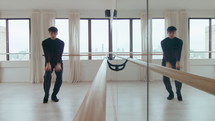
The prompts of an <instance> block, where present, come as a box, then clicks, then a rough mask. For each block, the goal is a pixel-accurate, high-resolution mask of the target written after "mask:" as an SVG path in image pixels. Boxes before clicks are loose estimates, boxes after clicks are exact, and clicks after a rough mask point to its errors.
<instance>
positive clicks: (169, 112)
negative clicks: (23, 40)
mask: <svg viewBox="0 0 215 121" xmlns="http://www.w3.org/2000/svg"><path fill="white" fill-rule="evenodd" d="M90 85H91V83H90V82H81V83H77V84H70V83H63V85H62V87H61V91H60V93H59V95H58V97H59V99H60V101H59V102H58V103H55V102H52V101H51V100H49V102H48V103H47V104H43V103H42V99H43V85H42V84H31V83H0V89H1V91H0V121H72V119H73V118H74V116H75V114H76V112H77V110H78V108H79V106H80V104H81V102H82V100H83V98H84V96H85V94H86V92H87V90H88V89H89V87H90ZM172 86H173V89H174V90H175V87H174V83H172ZM107 87H108V88H107V109H106V121H146V107H147V103H146V101H147V100H146V97H147V93H146V82H141V81H117V82H115V81H111V82H108V86H107ZM52 88H53V85H52V87H51V90H52ZM149 94H150V99H149V100H150V102H149V108H150V112H149V115H150V117H149V119H150V121H215V115H214V109H215V96H213V95H211V94H208V93H205V92H202V91H200V90H197V89H195V88H192V87H190V86H187V85H185V84H184V85H183V87H182V96H183V101H182V102H179V101H178V100H177V98H176V94H175V98H174V99H173V100H171V101H169V100H167V99H166V97H167V92H166V90H165V88H164V85H163V83H162V81H154V82H150V93H149Z"/></svg>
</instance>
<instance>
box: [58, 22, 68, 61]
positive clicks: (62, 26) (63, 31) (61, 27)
mask: <svg viewBox="0 0 215 121" xmlns="http://www.w3.org/2000/svg"><path fill="white" fill-rule="evenodd" d="M55 26H56V27H57V28H58V38H59V39H61V40H62V41H64V52H63V53H64V54H68V53H69V20H68V19H56V20H55ZM62 59H63V60H68V59H69V57H68V56H63V57H62Z"/></svg>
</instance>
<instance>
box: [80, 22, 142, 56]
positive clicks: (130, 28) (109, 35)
mask: <svg viewBox="0 0 215 121" xmlns="http://www.w3.org/2000/svg"><path fill="white" fill-rule="evenodd" d="M137 19H140V18H114V19H113V20H129V33H130V38H129V45H130V46H129V50H130V52H133V20H137ZM80 20H88V52H89V53H91V52H92V20H108V40H109V45H108V51H109V52H113V40H112V32H111V29H110V27H111V25H110V21H111V19H110V18H80ZM109 56H111V54H110V55H109ZM130 57H131V58H133V54H132V53H130ZM88 60H92V56H88Z"/></svg>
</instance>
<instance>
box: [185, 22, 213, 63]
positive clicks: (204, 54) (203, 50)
mask: <svg viewBox="0 0 215 121" xmlns="http://www.w3.org/2000/svg"><path fill="white" fill-rule="evenodd" d="M189 23H190V51H191V52H190V58H191V59H206V58H209V52H208V51H209V47H210V45H209V41H210V40H209V35H210V31H209V25H210V24H209V23H210V20H209V19H190V22H189Z"/></svg>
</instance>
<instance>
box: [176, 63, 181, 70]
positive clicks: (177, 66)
mask: <svg viewBox="0 0 215 121" xmlns="http://www.w3.org/2000/svg"><path fill="white" fill-rule="evenodd" d="M180 68H181V65H180V61H177V62H176V69H178V70H179V69H180Z"/></svg>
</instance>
